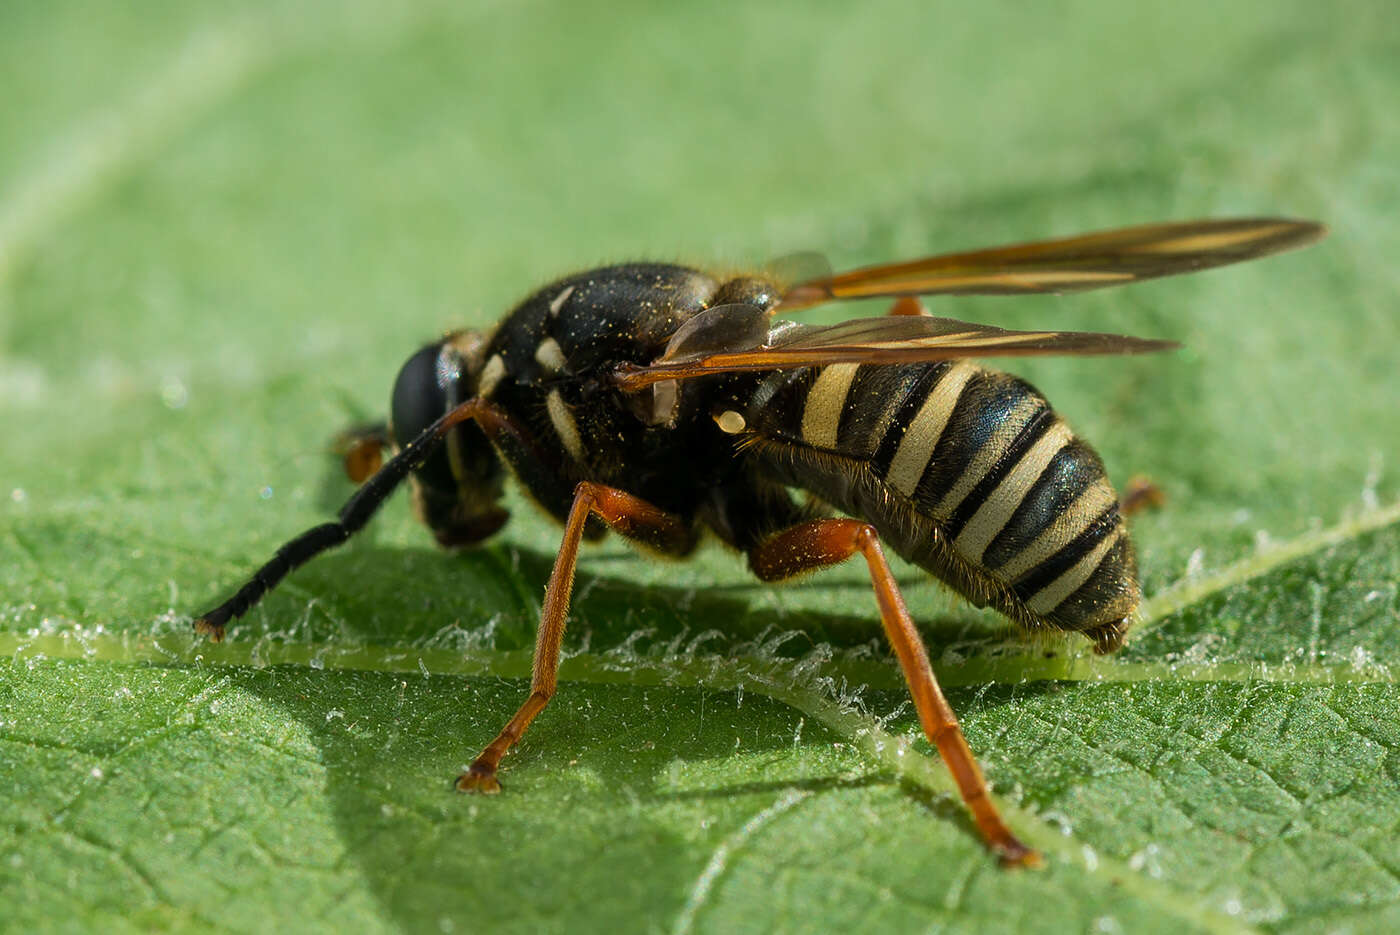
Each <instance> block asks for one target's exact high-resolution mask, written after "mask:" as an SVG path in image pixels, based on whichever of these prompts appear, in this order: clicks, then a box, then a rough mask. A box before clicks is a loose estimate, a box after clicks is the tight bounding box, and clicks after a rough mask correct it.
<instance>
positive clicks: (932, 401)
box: [885, 360, 977, 497]
mask: <svg viewBox="0 0 1400 935" xmlns="http://www.w3.org/2000/svg"><path fill="white" fill-rule="evenodd" d="M976 372H977V365H976V364H970V363H968V362H967V361H965V360H960V361H958V362H957V363H955V364H953V366H951V367H949V368H948V371H947V372H946V373H944V374H943V375H942V376H941V377H939V378H938V382H937V383H935V384H934V386H933V389H932V390H930V391H929V394H928V396H927V397H926V398H925V399H924V404H923V405H922V406H920V407H919V411H918V412H917V413H916V414H915V415H914V418H912V419H910V420H909V424H908V425H907V426H906V427H905V429H904V437H903V438H902V439H900V442H899V447H898V448H897V449H895V453H894V457H893V458H892V459H890V469H889V470H888V471H886V472H885V482H886V483H887V484H889V485H890V486H891V487H893V488H894V489H895V490H898V491H899V492H900V493H902V494H904V496H906V497H912V496H913V495H914V489H915V488H916V487H918V486H919V480H920V478H922V477H923V476H924V469H925V468H927V467H928V461H929V458H931V457H933V449H934V448H935V447H937V445H938V439H939V438H940V437H941V436H942V435H943V429H944V428H946V427H947V425H948V419H949V417H950V416H952V414H953V407H954V406H956V405H957V404H958V398H959V397H960V396H962V391H963V387H964V386H966V385H967V381H968V380H969V379H970V378H971V377H972V375H973V374H974V373H976ZM898 430H899V429H898V427H897V426H894V427H891V431H898Z"/></svg>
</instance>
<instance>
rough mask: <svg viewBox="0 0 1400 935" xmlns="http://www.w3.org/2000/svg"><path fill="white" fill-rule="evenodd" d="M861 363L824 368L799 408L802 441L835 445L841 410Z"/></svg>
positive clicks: (815, 445) (817, 445)
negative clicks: (805, 400) (800, 411)
mask: <svg viewBox="0 0 1400 935" xmlns="http://www.w3.org/2000/svg"><path fill="white" fill-rule="evenodd" d="M859 367H860V364H832V365H831V366H829V367H823V368H822V370H821V372H820V373H818V374H817V379H816V382H815V383H813V384H812V389H811V390H810V391H809V392H808V393H807V402H806V404H805V405H804V406H803V407H802V440H803V441H805V442H806V443H807V444H809V445H811V446H812V447H814V448H835V447H836V433H837V431H838V430H839V429H840V428H841V411H842V410H843V409H845V408H846V394H847V393H849V392H850V390H851V381H852V380H854V379H855V376H856V370H857V369H858V368H859Z"/></svg>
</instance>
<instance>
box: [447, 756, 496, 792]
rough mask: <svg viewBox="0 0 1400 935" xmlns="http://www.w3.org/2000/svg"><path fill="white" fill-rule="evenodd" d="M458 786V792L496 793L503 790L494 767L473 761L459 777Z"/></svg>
mask: <svg viewBox="0 0 1400 935" xmlns="http://www.w3.org/2000/svg"><path fill="white" fill-rule="evenodd" d="M456 788H457V791H458V792H475V793H477V794H479V795H496V794H497V793H498V792H500V791H501V782H500V780H499V779H497V778H496V771H495V770H494V769H491V768H489V767H486V766H478V765H476V764H475V763H473V764H472V765H471V767H470V768H469V769H468V770H467V771H466V772H465V773H463V774H462V775H460V776H458V777H457V782H456Z"/></svg>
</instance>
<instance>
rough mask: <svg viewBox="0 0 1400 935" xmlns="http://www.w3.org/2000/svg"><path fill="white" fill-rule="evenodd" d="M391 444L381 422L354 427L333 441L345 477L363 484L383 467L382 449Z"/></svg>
mask: <svg viewBox="0 0 1400 935" xmlns="http://www.w3.org/2000/svg"><path fill="white" fill-rule="evenodd" d="M392 444H393V439H392V438H391V437H390V436H389V426H388V425H386V424H385V423H383V422H371V423H368V424H365V425H355V426H351V427H350V428H348V429H346V430H345V431H343V432H341V433H340V434H339V435H337V436H336V439H335V452H336V454H338V455H340V456H341V457H342V458H344V460H345V476H346V477H348V478H350V480H352V481H354V482H355V483H357V484H363V483H364V482H365V481H366V480H368V479H369V478H370V477H371V476H372V475H373V474H374V472H375V471H377V470H379V469H380V468H381V467H383V465H384V449H385V448H388V447H389V446H390V445H392Z"/></svg>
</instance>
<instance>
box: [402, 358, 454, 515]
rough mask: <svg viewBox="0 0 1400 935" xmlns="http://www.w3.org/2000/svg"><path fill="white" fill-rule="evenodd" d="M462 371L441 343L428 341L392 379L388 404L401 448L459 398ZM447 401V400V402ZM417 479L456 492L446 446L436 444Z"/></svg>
mask: <svg viewBox="0 0 1400 935" xmlns="http://www.w3.org/2000/svg"><path fill="white" fill-rule="evenodd" d="M460 379H461V370H460V369H459V368H457V367H454V366H453V365H452V362H451V357H450V355H447V354H444V353H443V346H442V345H441V344H430V345H428V346H427V347H425V348H423V349H421V350H420V351H418V352H417V353H416V354H414V355H413V356H412V357H410V358H409V359H408V361H407V363H405V364H404V365H403V367H402V369H400V370H399V376H398V379H397V380H395V381H394V395H393V400H392V403H391V405H390V410H389V411H390V412H391V413H392V414H393V417H392V422H391V425H392V427H393V432H394V441H395V442H397V444H398V446H399V447H400V448H403V447H405V446H406V445H408V443H409V442H411V441H413V439H415V438H417V437H418V435H419V434H420V433H421V432H422V431H423V430H424V429H426V428H427V427H428V426H430V425H432V424H433V423H434V422H436V421H437V420H438V419H440V418H442V416H443V415H444V414H446V412H447V410H448V408H449V406H450V405H455V404H456V403H457V402H458V400H457V399H456V396H457V395H458V394H457V383H458V381H459V380H460ZM449 400H450V402H449ZM416 473H417V475H418V479H419V480H421V481H422V482H423V483H425V484H427V485H428V486H430V487H434V488H436V489H438V490H442V491H455V490H456V489H457V481H456V479H455V478H454V477H453V475H452V465H451V463H450V462H449V461H448V458H447V448H446V447H445V446H443V447H439V448H438V449H437V450H436V451H434V452H433V453H432V454H431V455H430V456H429V457H428V460H426V461H424V462H423V465H422V466H421V467H419V468H418V469H417V471H416Z"/></svg>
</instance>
